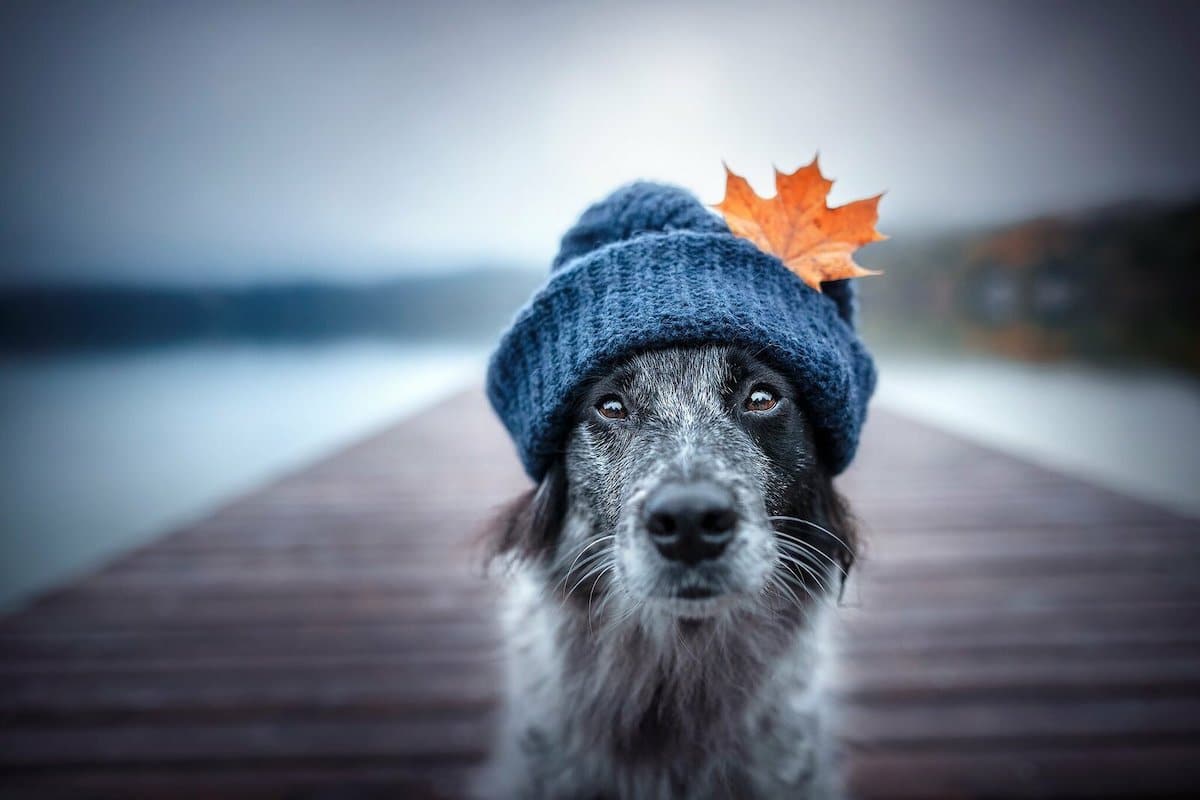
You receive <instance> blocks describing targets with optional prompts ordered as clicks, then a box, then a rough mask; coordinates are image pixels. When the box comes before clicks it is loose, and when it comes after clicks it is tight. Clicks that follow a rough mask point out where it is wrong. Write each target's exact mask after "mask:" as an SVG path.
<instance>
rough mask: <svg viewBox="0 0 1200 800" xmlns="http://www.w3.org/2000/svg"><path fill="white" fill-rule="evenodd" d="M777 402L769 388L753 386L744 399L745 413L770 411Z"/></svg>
mask: <svg viewBox="0 0 1200 800" xmlns="http://www.w3.org/2000/svg"><path fill="white" fill-rule="evenodd" d="M778 402H779V398H777V397H776V396H775V392H774V390H773V389H771V387H769V386H755V387H754V388H753V389H751V390H750V396H749V397H747V398H746V410H747V411H770V410H771V409H772V408H774V407H775V405H776V404H777V403H778Z"/></svg>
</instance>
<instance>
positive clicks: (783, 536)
mask: <svg viewBox="0 0 1200 800" xmlns="http://www.w3.org/2000/svg"><path fill="white" fill-rule="evenodd" d="M775 533H776V534H777V535H778V536H779V544H780V545H781V546H784V547H788V546H790V547H793V548H796V547H798V548H802V549H803V550H804V551H806V552H808V553H812V554H813V555H818V556H820V557H821V558H824V559H825V560H826V561H828V562H829V563H830V564H832V565H833V567H834V569H836V570H837V571H838V572H840V573H842V577H843V578H846V577H849V576H848V575H847V573H846V569H845V567H843V566H842V565H841V564H839V563H838V562H837V560H836V559H834V558H832V557H831V556H830V555H829V554H828V553H823V552H821V551H820V550H818V549H817V548H816V547H814V546H813V545H812V544H810V543H809V542H806V541H804V540H803V539H800V538H798V537H796V536H793V535H791V534H790V533H787V532H785V531H781V530H778V529H776V531H775Z"/></svg>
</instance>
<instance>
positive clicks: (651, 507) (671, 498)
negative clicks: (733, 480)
mask: <svg viewBox="0 0 1200 800" xmlns="http://www.w3.org/2000/svg"><path fill="white" fill-rule="evenodd" d="M645 521H646V522H645V524H646V531H647V532H648V533H649V534H650V540H651V541H652V542H654V545H655V547H657V548H658V552H660V553H662V554H663V555H664V556H666V557H667V558H669V559H671V560H672V561H682V562H684V563H685V564H695V563H697V562H699V561H703V560H704V559H706V558H716V557H717V556H719V555H721V552H722V551H723V550H724V549H725V545H727V544H729V542H730V541H732V540H733V530H734V528H735V527H736V526H737V521H738V515H737V511H735V510H734V507H733V493H732V492H731V491H729V490H728V489H726V488H725V487H723V486H720V485H718V484H715V483H712V482H710V481H697V482H694V483H668V484H665V485H663V486H660V487H659V488H658V489H656V490H655V491H654V492H653V493H652V494H651V495H650V497H649V498H647V500H646V508H645Z"/></svg>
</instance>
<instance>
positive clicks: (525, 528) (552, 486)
mask: <svg viewBox="0 0 1200 800" xmlns="http://www.w3.org/2000/svg"><path fill="white" fill-rule="evenodd" d="M566 513H567V476H566V470H565V469H564V468H563V464H562V460H561V459H555V460H554V462H553V463H552V464H551V465H550V469H549V470H547V471H546V476H545V477H544V478H542V482H541V483H539V484H538V485H537V486H535V487H534V488H532V489H530V490H528V491H527V492H524V493H523V494H521V495H520V496H519V497H517V498H516V499H515V500H513V501H512V502H510V503H509V504H508V505H507V506H505V507H504V508H503V509H501V511H500V513H499V514H498V515H497V517H496V521H495V523H494V526H493V531H492V533H491V540H492V541H491V555H492V556H493V557H494V556H500V555H514V556H516V557H518V558H522V559H531V560H533V559H537V558H540V557H542V556H544V555H546V554H548V553H550V552H551V551H552V550H553V549H554V544H555V542H556V541H558V535H559V531H561V530H562V525H563V520H564V518H565V517H566Z"/></svg>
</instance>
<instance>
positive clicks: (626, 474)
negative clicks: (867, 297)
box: [498, 346, 855, 623]
mask: <svg viewBox="0 0 1200 800" xmlns="http://www.w3.org/2000/svg"><path fill="white" fill-rule="evenodd" d="M804 405H805V404H804V397H803V395H802V393H801V392H800V391H799V390H798V387H796V386H793V385H792V384H791V383H790V382H789V381H788V380H787V378H786V377H784V375H782V374H781V373H779V372H778V371H776V370H774V369H772V368H771V367H770V366H768V365H767V364H766V363H765V362H764V361H762V360H760V359H759V358H757V357H756V356H755V355H754V354H752V353H750V352H747V351H744V350H742V349H739V348H734V347H724V346H703V347H681V348H670V349H664V350H655V351H649V352H644V353H640V354H637V355H634V356H632V357H630V358H627V359H625V360H624V361H622V362H620V363H618V364H616V365H615V366H614V367H613V368H612V369H611V370H610V371H608V372H607V373H606V374H604V375H601V376H598V377H597V378H596V379H595V380H593V381H591V382H590V383H589V384H588V385H587V386H585V387H584V388H583V389H582V390H581V391H580V393H579V395H578V397H577V399H576V401H575V402H574V403H573V405H572V407H571V411H570V413H571V415H572V418H571V421H570V422H571V424H570V429H569V433H568V435H567V437H566V441H565V449H564V451H563V452H562V454H561V455H560V456H559V457H558V458H556V459H555V461H554V463H553V464H552V465H551V467H550V469H549V471H548V472H547V474H546V477H545V478H544V479H543V480H542V482H541V484H540V485H539V486H538V487H536V488H535V489H533V490H531V491H530V492H529V493H527V494H526V495H524V496H522V497H521V498H519V499H518V500H517V501H516V502H515V503H514V504H513V505H512V506H511V507H510V508H509V509H508V510H507V511H506V513H505V514H504V515H503V517H502V519H501V530H500V535H499V548H498V549H499V550H500V551H503V552H508V553H512V554H514V555H516V556H518V557H522V558H524V559H526V560H528V561H532V562H535V563H537V564H539V565H540V566H541V567H542V568H543V569H544V570H546V578H547V585H552V586H554V587H555V591H556V592H557V593H560V594H562V595H563V596H565V597H566V598H569V599H573V600H574V601H576V602H577V604H578V607H580V608H584V609H586V610H587V613H589V614H592V613H604V614H607V615H610V617H611V618H613V619H626V618H629V617H632V616H634V615H635V614H637V613H641V614H643V615H652V616H653V617H654V618H657V619H664V618H665V619H668V620H679V621H681V622H683V621H688V622H689V623H695V622H697V621H701V620H706V619H712V618H719V617H721V616H723V615H724V616H727V617H728V616H730V615H732V614H734V613H736V612H738V611H751V612H754V611H759V610H761V611H764V612H768V613H770V614H771V615H774V616H776V617H778V616H779V615H780V614H781V612H787V611H789V610H790V611H792V612H800V611H803V610H804V608H805V607H806V606H808V605H810V604H813V603H817V602H820V601H822V600H825V599H828V598H829V597H830V596H833V595H836V592H837V591H838V587H839V586H840V585H841V581H842V580H843V578H844V576H845V574H846V572H847V571H848V569H849V567H850V565H851V563H852V561H853V558H854V552H855V540H854V532H853V530H852V526H851V524H850V520H849V518H848V515H847V514H846V512H845V508H844V505H843V503H842V502H841V500H840V498H839V497H838V495H837V494H836V492H835V491H834V489H833V486H832V482H831V478H830V475H829V472H828V470H827V469H826V467H825V465H824V464H823V463H822V460H821V458H820V455H819V453H818V451H817V447H816V445H815V442H814V436H813V430H812V428H811V426H810V423H809V420H808V418H807V416H806V415H805V412H804ZM783 615H784V616H785V617H786V616H788V614H786V613H784V614H783ZM793 616H794V615H793Z"/></svg>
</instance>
